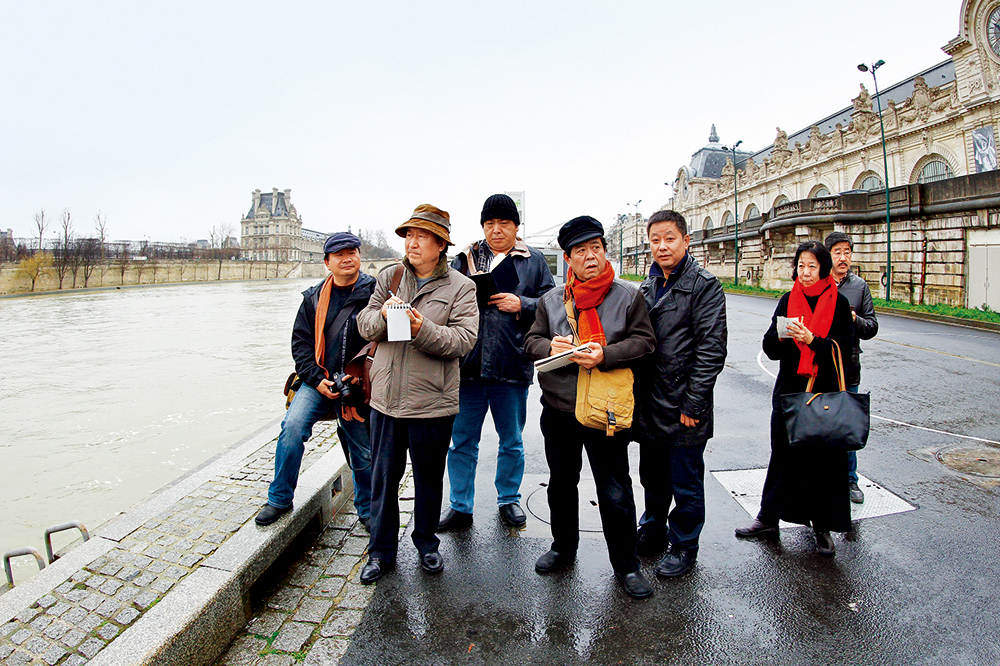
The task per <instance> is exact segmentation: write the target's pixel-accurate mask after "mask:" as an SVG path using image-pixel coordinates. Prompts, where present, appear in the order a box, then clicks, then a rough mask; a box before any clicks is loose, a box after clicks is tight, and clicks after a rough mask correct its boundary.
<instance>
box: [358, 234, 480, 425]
mask: <svg viewBox="0 0 1000 666" xmlns="http://www.w3.org/2000/svg"><path fill="white" fill-rule="evenodd" d="M403 266H404V268H403V271H404V273H403V277H402V280H400V283H399V290H398V292H397V293H396V295H397V296H399V297H400V298H401V299H403V301H405V302H407V303H410V304H411V305H412V306H413V307H414V308H416V309H417V311H419V312H420V314H421V315H423V317H424V323H423V324H422V325H421V327H420V332H419V333H417V336H416V337H415V338H414V339H413V340H411V341H409V342H386V324H385V319H383V318H382V312H381V310H382V304H383V303H385V302H386V301H387V300H389V283H390V282H391V280H392V276H393V273H394V272H395V271H396V270H399V269H397V268H396V267H395V266H391V267H389V268H387V269H385V270H383V271H382V272H381V273H379V276H378V280H377V282H376V284H375V293H373V294H372V297H371V300H369V301H368V307H366V308H365V309H364V310H362V311H361V312H360V313H359V314H358V330H359V331H360V332H361V335H362V336H363V337H364V338H365V339H367V340H372V341H378V343H379V344H378V351H377V352H376V353H375V362H374V364H373V365H372V375H371V379H372V400H371V406H372V407H373V408H375V409H377V410H378V411H380V412H382V413H383V414H386V415H388V416H392V417H393V418H435V417H439V416H451V415H452V414H458V384H459V368H458V362H459V359H460V358H461V357H462V356H465V355H466V354H468V353H469V352H470V351H471V350H472V347H473V346H474V345H475V344H476V335H477V333H478V332H479V307H478V306H477V304H476V286H475V283H473V282H472V280H470V279H469V278H467V277H465V276H464V275H462V274H461V273H459V272H458V271H456V270H454V269H452V268H449V267H448V260H447V258H446V257H445V256H444V254H443V253H442V255H441V260H440V261H439V262H438V265H437V267H436V268H435V269H434V274H433V275H432V276H431V281H430V282H428V283H427V284H425V285H424V286H423V288H421V289H420V291H419V292H418V291H417V278H416V275H415V274H414V272H413V268H412V267H411V266H410V264H409V262H408V261H407V260H406V259H404V260H403Z"/></svg>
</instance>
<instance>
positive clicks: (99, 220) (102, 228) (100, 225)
mask: <svg viewBox="0 0 1000 666" xmlns="http://www.w3.org/2000/svg"><path fill="white" fill-rule="evenodd" d="M94 228H95V229H96V230H97V237H98V238H100V239H101V261H104V258H105V255H104V243H105V242H107V240H108V216H107V215H105V214H103V213H101V211H97V215H95V216H94Z"/></svg>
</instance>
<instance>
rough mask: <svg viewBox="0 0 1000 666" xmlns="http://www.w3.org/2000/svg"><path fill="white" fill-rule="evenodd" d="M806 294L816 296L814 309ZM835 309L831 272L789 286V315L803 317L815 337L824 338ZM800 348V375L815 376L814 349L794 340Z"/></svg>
mask: <svg viewBox="0 0 1000 666" xmlns="http://www.w3.org/2000/svg"><path fill="white" fill-rule="evenodd" d="M806 296H810V297H812V296H819V300H817V301H816V309H815V310H813V309H811V308H810V307H809V301H807V300H806ZM836 311H837V282H836V281H835V280H834V279H833V276H831V275H828V276H827V277H826V278H825V279H822V280H818V281H817V282H816V283H815V284H814V285H812V286H811V287H803V286H802V283H801V282H799V281H798V280H796V281H795V284H794V285H793V286H792V293H791V294H790V295H789V297H788V316H789V317H791V318H795V317H799V316H801V317H802V325H803V326H805V327H806V328H808V329H809V330H810V331H812V334H813V335H814V336H816V337H818V338H825V337H826V336H827V334H828V333H829V332H830V327H831V326H832V325H833V314H834V312H836ZM795 344H796V345H797V346H798V348H799V367H798V370H797V372H798V374H800V375H802V376H803V377H815V376H816V373H817V372H818V371H819V367H818V366H817V365H816V360H815V356H816V355H815V353H814V352H813V350H812V349H810V348H809V345H807V344H806V343H804V342H796V343H795Z"/></svg>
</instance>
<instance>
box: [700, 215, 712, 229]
mask: <svg viewBox="0 0 1000 666" xmlns="http://www.w3.org/2000/svg"><path fill="white" fill-rule="evenodd" d="M701 228H702V229H703V230H704V229H711V228H712V218H711V217H706V218H705V222H704V224H702V225H701Z"/></svg>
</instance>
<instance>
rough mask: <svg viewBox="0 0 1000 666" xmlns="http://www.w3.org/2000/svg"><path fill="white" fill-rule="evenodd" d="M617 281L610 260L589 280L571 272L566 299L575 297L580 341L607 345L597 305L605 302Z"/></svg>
mask: <svg viewBox="0 0 1000 666" xmlns="http://www.w3.org/2000/svg"><path fill="white" fill-rule="evenodd" d="M614 281H615V269H614V268H612V267H611V263H610V262H608V263H607V264H605V265H604V270H603V271H601V273H600V274H599V275H597V276H596V277H593V278H591V279H589V280H586V281H583V280H579V279H577V277H576V275H575V274H574V273H573V271H570V272H569V277H568V278H567V279H566V291H565V299H566V300H569V299H571V298H572V299H573V302H574V304H575V305H576V309H577V311H578V312H579V315H578V319H579V321H578V322H577V328H578V329H579V332H580V342H581V343H586V342H596V343H598V344H600V345H606V344H607V342H608V341H607V339H606V338H605V337H604V327H603V326H601V318H600V317H598V316H597V306H598V305H600V304H601V303H603V302H604V297H605V296H607V295H608V290H609V289H611V285H612V284H613V283H614Z"/></svg>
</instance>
